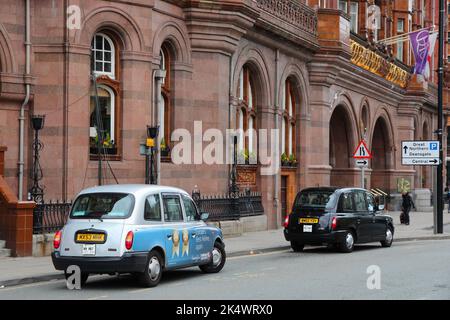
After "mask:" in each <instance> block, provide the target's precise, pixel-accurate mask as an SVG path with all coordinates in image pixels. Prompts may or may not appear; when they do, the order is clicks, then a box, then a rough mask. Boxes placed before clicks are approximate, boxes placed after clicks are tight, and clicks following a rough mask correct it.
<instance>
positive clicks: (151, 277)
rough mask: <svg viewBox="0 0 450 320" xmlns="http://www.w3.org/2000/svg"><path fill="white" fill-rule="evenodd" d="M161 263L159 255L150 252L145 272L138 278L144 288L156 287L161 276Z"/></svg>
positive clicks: (153, 251)
mask: <svg viewBox="0 0 450 320" xmlns="http://www.w3.org/2000/svg"><path fill="white" fill-rule="evenodd" d="M162 261H163V260H162V258H161V255H160V254H159V253H158V252H157V251H155V250H152V251H150V253H149V255H148V261H147V266H146V268H145V271H144V272H143V273H142V274H140V276H139V280H140V282H141V283H142V284H143V285H144V286H146V287H156V286H157V285H158V283H159V281H160V280H161V276H162V266H163V262H162Z"/></svg>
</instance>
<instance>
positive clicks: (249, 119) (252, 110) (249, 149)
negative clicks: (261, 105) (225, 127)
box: [236, 66, 257, 156]
mask: <svg viewBox="0 0 450 320" xmlns="http://www.w3.org/2000/svg"><path fill="white" fill-rule="evenodd" d="M254 94H255V89H254V85H253V75H252V72H251V70H250V68H249V67H248V66H244V67H243V68H242V70H241V72H240V74H239V86H238V92H237V96H238V97H239V106H238V109H237V113H236V118H237V119H236V125H237V129H239V130H240V135H239V140H238V150H239V152H240V153H241V154H242V153H245V154H246V155H247V156H251V155H252V153H254V152H256V112H257V110H256V103H255V95H254Z"/></svg>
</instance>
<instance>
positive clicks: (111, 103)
mask: <svg viewBox="0 0 450 320" xmlns="http://www.w3.org/2000/svg"><path fill="white" fill-rule="evenodd" d="M97 97H98V107H99V112H98V114H97V110H96V108H95V107H96V99H95V98H96V97H95V90H94V91H93V92H92V95H91V104H90V139H91V148H97V147H98V138H99V137H98V131H99V130H102V132H103V143H102V145H103V148H104V149H114V147H115V137H116V134H115V120H116V119H115V117H116V115H115V95H114V91H113V90H112V89H111V88H109V87H108V86H105V85H97ZM92 153H95V152H92Z"/></svg>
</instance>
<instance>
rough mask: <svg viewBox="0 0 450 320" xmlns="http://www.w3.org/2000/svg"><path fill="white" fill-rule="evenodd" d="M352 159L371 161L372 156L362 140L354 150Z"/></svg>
mask: <svg viewBox="0 0 450 320" xmlns="http://www.w3.org/2000/svg"><path fill="white" fill-rule="evenodd" d="M353 158H355V159H371V158H372V154H371V153H370V151H369V148H367V145H366V142H365V141H364V140H361V141H360V142H359V145H358V147H357V148H356V150H355V152H353Z"/></svg>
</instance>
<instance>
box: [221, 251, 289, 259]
mask: <svg viewBox="0 0 450 320" xmlns="http://www.w3.org/2000/svg"><path fill="white" fill-rule="evenodd" d="M286 252H291V250H282V251H272V252H265V253H255V254H249V255H245V256H239V257H231V258H227V260H236V259H242V258H254V257H261V256H268V255H272V254H278V253H286Z"/></svg>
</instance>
